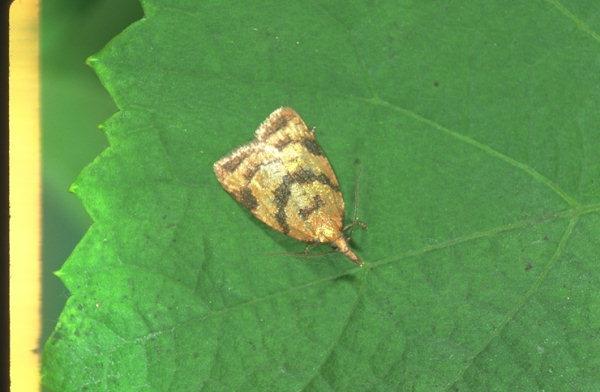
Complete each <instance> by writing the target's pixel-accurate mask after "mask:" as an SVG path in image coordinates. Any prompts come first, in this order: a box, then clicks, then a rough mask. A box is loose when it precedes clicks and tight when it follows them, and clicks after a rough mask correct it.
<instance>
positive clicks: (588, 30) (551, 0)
mask: <svg viewBox="0 0 600 392" xmlns="http://www.w3.org/2000/svg"><path fill="white" fill-rule="evenodd" d="M546 2H547V3H549V4H551V5H552V6H554V8H556V9H557V10H558V11H559V12H560V13H561V14H563V15H564V16H566V17H567V18H568V19H570V20H571V21H572V22H573V23H575V26H577V28H578V29H579V30H581V31H583V32H584V33H586V34H587V35H589V36H590V37H592V38H593V39H594V40H595V41H596V42H600V34H598V33H596V32H595V31H594V30H592V28H591V27H590V26H588V25H587V23H585V22H584V21H583V20H581V19H580V18H579V17H578V16H577V15H575V14H574V13H572V12H571V11H569V9H568V8H567V7H565V6H564V5H563V4H562V3H561V2H560V1H559V0H546Z"/></svg>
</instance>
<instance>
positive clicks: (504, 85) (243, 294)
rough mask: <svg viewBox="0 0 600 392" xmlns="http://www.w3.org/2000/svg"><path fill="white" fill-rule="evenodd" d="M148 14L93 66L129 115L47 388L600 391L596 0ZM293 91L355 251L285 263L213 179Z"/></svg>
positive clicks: (100, 190)
mask: <svg viewBox="0 0 600 392" xmlns="http://www.w3.org/2000/svg"><path fill="white" fill-rule="evenodd" d="M144 8H145V12H146V17H145V18H144V19H143V20H141V21H139V22H137V23H135V24H134V25H132V26H130V27H129V28H128V29H127V30H126V31H125V32H123V33H122V34H120V35H119V36H117V37H116V38H115V39H114V40H113V41H112V42H111V43H110V44H109V45H108V46H107V47H106V48H105V49H103V50H102V51H101V52H100V53H99V54H98V55H97V56H95V57H94V58H92V59H90V63H91V65H92V66H93V67H94V68H95V70H96V71H97V73H98V75H99V76H100V78H101V81H102V82H103V84H104V85H105V86H106V88H107V89H108V90H109V92H110V93H111V95H112V97H113V98H114V100H115V102H116V103H117V105H118V107H119V109H120V111H119V113H117V114H116V115H115V116H114V117H113V118H111V119H110V120H109V121H108V122H107V123H106V124H105V126H104V129H105V131H106V134H107V136H108V139H109V142H110V147H109V148H108V149H107V150H105V151H104V152H103V153H102V154H101V155H100V157H99V158H98V159H97V160H96V161H95V162H93V163H92V164H91V165H90V166H88V168H87V169H85V170H84V172H83V173H82V174H81V176H80V177H79V179H78V180H77V181H76V183H75V184H74V185H73V190H74V191H75V192H76V194H77V195H78V196H79V197H80V199H81V200H82V202H83V203H84V205H85V206H86V208H87V210H88V212H89V214H90V215H91V217H92V219H93V220H94V224H93V226H92V227H91V228H90V230H89V231H88V233H87V234H86V236H85V237H84V238H83V239H82V241H81V242H80V244H79V245H78V246H77V248H76V249H75V251H74V252H73V254H72V256H71V257H70V258H69V260H68V261H67V262H66V264H65V265H64V267H63V268H62V270H61V271H60V273H59V275H60V277H61V278H62V280H63V281H64V283H65V284H66V285H67V287H68V289H69V290H70V292H71V297H70V299H69V301H68V303H67V306H66V308H65V309H64V311H63V313H62V316H61V318H60V321H59V323H58V325H57V327H56V331H55V332H54V334H53V336H52V337H51V339H50V340H49V341H48V342H47V344H46V348H45V352H44V369H43V371H44V383H45V385H46V386H47V387H48V388H49V389H51V390H56V391H80V390H86V389H87V390H101V391H124V390H157V391H163V390H164V391H167V390H172V391H197V390H205V391H396V390H409V391H412V390H414V391H445V390H450V391H458V390H473V391H482V390H502V391H504V390H519V391H528V390H532V391H533V390H535V391H537V390H552V391H558V390H589V391H592V390H598V389H600V381H599V378H598V376H597V375H598V374H599V370H600V346H599V345H598V344H596V343H597V341H598V338H599V337H600V336H599V331H600V295H599V294H598V290H597V288H598V285H599V284H600V269H599V264H598V261H599V260H598V254H599V252H600V242H599V241H600V240H599V238H600V236H599V235H598V234H599V233H600V158H599V156H600V155H599V154H598V151H600V137H598V136H599V135H600V132H599V124H600V111H598V106H599V104H600V90H599V89H598V88H597V86H599V85H600V72H598V71H599V70H598V68H599V64H600V36H599V35H598V33H596V31H597V30H599V29H600V6H598V5H597V2H592V1H578V2H575V1H564V2H562V3H559V2H558V1H550V0H549V1H541V0H540V1H531V2H527V3H526V4H525V3H522V4H508V5H507V3H506V2H501V1H486V2H481V3H479V4H478V3H476V2H468V3H465V4H463V5H459V4H457V3H444V2H418V3H413V2H408V1H393V0H389V1H375V2H374V1H355V2H335V3H334V2H318V1H310V2H281V1H278V2H268V3H267V2H262V3H260V4H256V3H254V2H252V3H251V2H247V4H246V3H244V4H241V3H240V4H238V5H235V6H232V5H228V4H220V3H216V2H199V1H184V0H179V1H159V0H152V1H150V0H147V1H145V2H144ZM281 105H289V106H292V107H294V108H295V109H296V110H297V111H298V112H299V113H300V114H301V115H302V116H303V117H304V119H305V120H306V121H307V123H309V125H312V126H315V127H316V132H317V137H318V139H319V141H320V144H321V146H322V147H323V149H324V150H325V152H326V153H327V156H328V157H329V160H330V161H331V163H332V165H333V166H334V168H335V170H336V172H337V175H338V178H339V180H340V183H341V185H342V190H343V192H344V195H345V199H346V204H347V206H348V211H347V215H348V217H350V215H351V211H352V209H353V206H354V205H358V215H359V218H360V219H361V220H364V221H366V222H367V223H368V224H369V228H368V230H367V231H364V232H358V233H356V235H355V237H354V238H353V241H354V243H355V249H357V252H358V253H359V254H360V255H361V256H362V257H363V259H364V260H365V263H366V266H365V268H362V269H360V268H357V267H355V266H354V265H352V264H351V263H349V262H348V261H347V260H345V259H344V257H343V256H341V255H339V254H328V255H321V256H319V255H316V256H314V257H308V258H307V257H298V256H294V255H293V253H295V252H301V251H302V249H303V248H304V245H303V244H301V243H298V242H295V241H293V240H291V239H289V238H287V237H285V236H283V235H282V234H279V233H276V232H274V231H272V230H270V229H268V228H267V227H266V226H264V225H263V224H261V223H259V222H257V221H256V220H255V219H254V218H252V217H251V216H250V214H248V213H247V212H246V211H245V210H243V208H242V207H240V206H238V205H237V204H236V203H235V202H234V201H233V200H232V199H231V198H230V197H229V196H228V195H227V194H226V193H225V192H224V191H223V190H222V189H221V187H220V186H219V184H218V182H217V180H216V179H215V177H214V174H213V172H212V163H213V162H214V161H215V160H217V159H218V158H219V157H221V156H222V155H223V154H226V153H228V152H229V151H231V150H232V149H233V148H234V147H236V146H238V145H240V144H242V143H246V142H248V141H249V140H251V138H252V137H253V130H254V128H256V126H257V125H258V124H259V123H260V122H261V121H262V120H263V119H264V118H265V117H266V116H267V115H268V114H269V113H270V112H271V111H272V110H273V109H275V108H276V107H278V106H281ZM356 160H359V161H360V162H361V163H360V165H359V169H360V172H361V175H360V176H358V175H357V167H356V166H355V164H354V162H355V161H356ZM355 184H358V185H359V187H358V193H357V194H358V200H355V198H354V197H353V189H354V188H355ZM317 252H319V251H317Z"/></svg>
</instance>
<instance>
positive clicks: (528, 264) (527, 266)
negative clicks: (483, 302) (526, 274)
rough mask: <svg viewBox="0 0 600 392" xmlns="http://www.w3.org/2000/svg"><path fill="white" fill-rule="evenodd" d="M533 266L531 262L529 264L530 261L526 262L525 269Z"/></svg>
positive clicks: (527, 269)
mask: <svg viewBox="0 0 600 392" xmlns="http://www.w3.org/2000/svg"><path fill="white" fill-rule="evenodd" d="M532 268H533V264H531V261H528V262H527V265H525V271H529V270H531V269H532Z"/></svg>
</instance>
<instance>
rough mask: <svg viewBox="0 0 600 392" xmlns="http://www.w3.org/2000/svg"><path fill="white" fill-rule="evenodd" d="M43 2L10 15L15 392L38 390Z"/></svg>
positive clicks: (28, 0) (20, 0)
mask: <svg viewBox="0 0 600 392" xmlns="http://www.w3.org/2000/svg"><path fill="white" fill-rule="evenodd" d="M39 6H40V2H39V0H15V1H13V3H12V5H11V6H10V10H9V29H10V30H9V64H10V67H9V79H8V80H9V112H8V113H9V187H10V188H9V201H10V209H9V211H10V217H11V218H10V226H9V229H10V234H9V244H10V267H9V268H10V282H9V290H10V298H9V304H10V378H11V391H14V392H20V391H28V392H36V391H39V390H40V353H39V350H38V347H39V345H40V342H39V339H40V331H41V320H40V318H41V312H40V311H41V166H40V142H41V134H40V77H39V75H40V67H39V66H40V62H39Z"/></svg>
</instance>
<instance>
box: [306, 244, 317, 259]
mask: <svg viewBox="0 0 600 392" xmlns="http://www.w3.org/2000/svg"><path fill="white" fill-rule="evenodd" d="M317 246H319V243H318V242H309V243H308V244H306V247H305V248H304V255H305V256H310V251H311V249H314V248H316V247H317Z"/></svg>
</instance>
